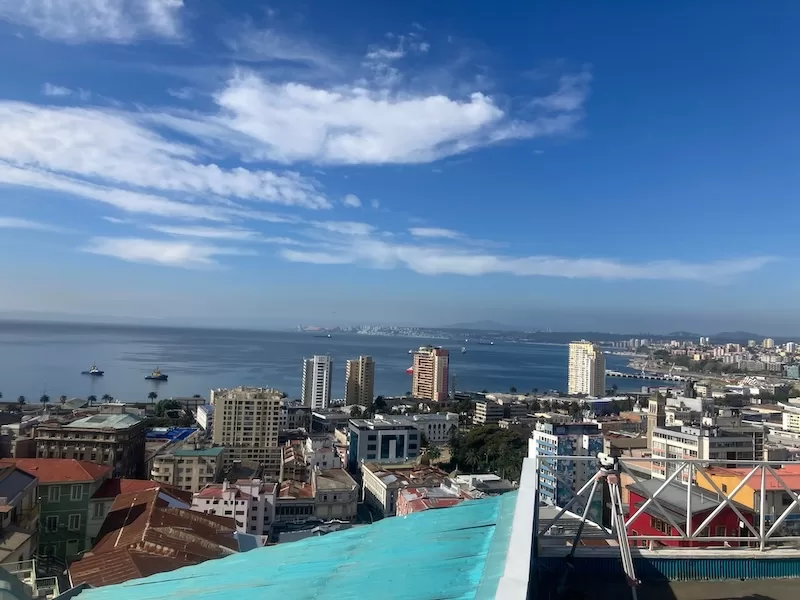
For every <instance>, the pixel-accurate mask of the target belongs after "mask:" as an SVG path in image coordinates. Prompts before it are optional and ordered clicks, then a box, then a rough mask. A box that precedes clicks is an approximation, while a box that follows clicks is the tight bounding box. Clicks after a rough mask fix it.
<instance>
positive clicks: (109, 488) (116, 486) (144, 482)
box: [92, 478, 192, 502]
mask: <svg viewBox="0 0 800 600" xmlns="http://www.w3.org/2000/svg"><path fill="white" fill-rule="evenodd" d="M159 487H160V488H164V489H165V490H169V493H170V494H171V495H173V496H177V497H178V498H180V499H182V500H183V501H184V502H191V501H192V495H191V494H188V492H183V491H181V490H180V489H178V488H175V487H173V486H171V485H167V484H164V483H159V482H157V481H151V480H149V479H126V478H116V479H106V480H105V481H104V482H103V484H102V485H101V486H100V487H99V488H97V491H96V492H95V493H94V495H93V496H92V498H93V499H95V500H99V499H102V498H116V497H117V496H119V495H120V494H129V493H131V492H144V491H146V490H152V489H155V488H159ZM187 494H188V495H187Z"/></svg>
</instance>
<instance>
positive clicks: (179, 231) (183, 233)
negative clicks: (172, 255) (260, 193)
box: [149, 225, 262, 242]
mask: <svg viewBox="0 0 800 600" xmlns="http://www.w3.org/2000/svg"><path fill="white" fill-rule="evenodd" d="M149 228H150V229H152V230H153V231H158V232H159V233H166V234H168V235H174V236H178V237H196V238H205V239H211V240H237V241H240V242H247V241H253V240H258V239H261V237H262V236H261V234H260V233H259V232H258V231H253V230H252V229H245V228H243V227H199V226H198V227H184V226H173V225H150V226H149Z"/></svg>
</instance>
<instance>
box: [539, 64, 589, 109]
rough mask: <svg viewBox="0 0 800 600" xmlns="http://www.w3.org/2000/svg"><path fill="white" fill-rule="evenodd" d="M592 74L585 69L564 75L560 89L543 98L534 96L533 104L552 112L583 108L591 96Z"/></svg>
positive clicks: (561, 78) (560, 79)
mask: <svg viewBox="0 0 800 600" xmlns="http://www.w3.org/2000/svg"><path fill="white" fill-rule="evenodd" d="M591 82H592V74H591V73H590V72H589V71H588V70H583V71H582V72H580V73H577V74H569V75H562V76H561V77H560V78H559V82H558V89H557V90H556V91H555V92H553V93H552V94H549V95H547V96H544V97H542V98H534V99H533V100H532V101H531V106H532V107H536V108H543V109H545V110H548V111H552V112H576V111H580V110H582V109H583V106H584V104H585V103H586V99H587V98H588V97H589V86H590V84H591Z"/></svg>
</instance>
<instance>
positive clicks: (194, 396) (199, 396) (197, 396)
mask: <svg viewBox="0 0 800 600" xmlns="http://www.w3.org/2000/svg"><path fill="white" fill-rule="evenodd" d="M192 398H202V396H201V395H200V394H194V395H193V396H192Z"/></svg>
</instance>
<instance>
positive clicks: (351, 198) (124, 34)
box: [0, 0, 800, 333]
mask: <svg viewBox="0 0 800 600" xmlns="http://www.w3.org/2000/svg"><path fill="white" fill-rule="evenodd" d="M645 4H646V5H645ZM799 25H800V5H797V4H796V3H792V2H777V3H773V4H772V5H771V6H770V8H769V10H767V9H766V8H764V5H762V4H758V3H752V2H736V1H733V2H725V3H721V2H718V3H712V2H709V3H696V2H688V1H687V2H682V1H678V2H670V3H640V2H633V1H630V2H626V1H620V2H614V3H597V2H589V1H586V2H558V3H556V2H550V3H544V2H533V3H516V4H514V5H513V8H510V9H509V8H508V7H506V8H505V9H504V10H503V11H498V10H496V9H494V8H492V7H491V5H489V4H486V3H477V2H445V1H442V2H437V3H431V2H422V1H407V2H403V3H391V4H387V3H378V2H361V1H358V2H355V1H351V2H337V3H330V2H325V3H323V2H287V3H285V4H281V3H278V2H273V3H270V4H264V3H259V2H243V1H231V0H228V1H225V2H222V1H217V0H202V1H200V0H183V1H181V0H138V1H137V0H95V1H94V2H85V1H83V0H48V1H47V2H42V1H41V0H0V54H1V55H2V56H4V57H6V58H7V59H6V60H4V61H0V229H1V230H2V231H0V276H2V277H3V281H4V285H3V293H2V294H0V311H3V312H9V311H40V312H47V313H70V314H79V315H102V316H115V317H122V318H132V319H145V318H147V319H149V318H156V319H166V320H174V321H176V322H178V321H180V322H198V323H208V324H212V323H219V324H225V323H234V322H236V323H237V324H246V323H251V324H254V325H269V324H286V323H295V322H304V323H322V324H328V323H337V322H338V323H353V322H370V323H398V324H443V323H448V322H453V321H464V320H472V319H493V320H496V321H502V322H507V323H513V324H519V325H523V326H527V327H543V328H544V327H553V328H560V329H568V328H575V329H578V328H586V327H591V328H599V329H605V330H637V329H638V330H652V331H667V330H670V329H677V328H692V329H695V330H699V331H706V332H714V331H716V330H720V329H734V328H737V329H738V328H750V329H766V330H768V331H770V332H774V333H780V332H786V333H789V332H800V317H798V316H797V314H796V310H795V304H796V302H795V300H794V299H795V298H796V297H797V294H798V292H800V285H798V278H797V277H795V276H794V273H795V272H796V271H797V260H796V257H795V248H796V246H797V245H796V241H795V232H796V224H797V223H798V222H800V219H799V218H798V217H800V204H799V203H798V200H797V198H796V196H797V189H798V181H797V180H798V178H800V169H798V167H797V164H798V154H800V147H799V146H798V142H797V140H798V139H800V120H798V117H797V107H798V106H800V102H798V100H800V85H798V83H797V78H796V77H795V76H794V75H795V74H796V73H797V70H798V66H800V38H798V36H797V35H796V32H797V31H798V26H799ZM8 57H13V60H9V59H8Z"/></svg>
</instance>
